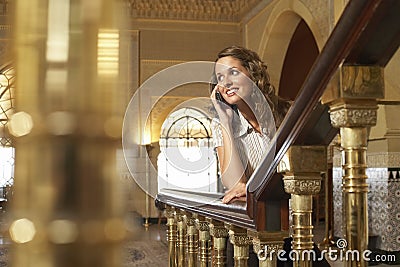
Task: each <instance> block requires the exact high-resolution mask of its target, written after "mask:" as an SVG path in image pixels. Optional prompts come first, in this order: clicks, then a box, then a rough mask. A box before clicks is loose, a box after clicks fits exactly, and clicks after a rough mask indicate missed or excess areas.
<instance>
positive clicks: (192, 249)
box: [184, 212, 199, 267]
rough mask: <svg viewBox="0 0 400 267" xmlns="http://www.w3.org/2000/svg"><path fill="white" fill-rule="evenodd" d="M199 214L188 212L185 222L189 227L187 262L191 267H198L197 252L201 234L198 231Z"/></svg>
mask: <svg viewBox="0 0 400 267" xmlns="http://www.w3.org/2000/svg"><path fill="white" fill-rule="evenodd" d="M196 219H197V214H195V213H188V212H186V214H185V216H184V220H185V222H186V227H187V262H188V266H189V267H196V265H197V251H198V249H199V248H198V245H199V234H198V231H197V229H196Z"/></svg>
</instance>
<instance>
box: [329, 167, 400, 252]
mask: <svg viewBox="0 0 400 267" xmlns="http://www.w3.org/2000/svg"><path fill="white" fill-rule="evenodd" d="M366 173H367V176H368V184H369V192H368V223H369V235H375V236H378V239H377V248H379V249H382V250H385V251H400V178H399V177H400V168H368V169H367V171H366ZM341 184H342V170H341V168H340V167H334V168H333V203H334V204H333V205H334V234H335V236H337V237H343V235H344V228H343V227H344V223H343V222H342V212H343V208H342V188H341Z"/></svg>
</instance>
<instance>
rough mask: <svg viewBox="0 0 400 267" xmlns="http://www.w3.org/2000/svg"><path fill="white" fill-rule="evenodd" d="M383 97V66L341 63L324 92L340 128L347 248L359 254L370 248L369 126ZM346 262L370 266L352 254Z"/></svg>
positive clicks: (371, 124) (372, 123) (374, 121)
mask: <svg viewBox="0 0 400 267" xmlns="http://www.w3.org/2000/svg"><path fill="white" fill-rule="evenodd" d="M383 97H384V75H383V68H382V67H379V66H349V65H343V66H342V67H340V69H339V71H338V72H337V74H336V75H335V76H334V77H333V79H332V81H331V82H330V83H329V86H328V88H327V90H326V92H325V93H324V96H323V98H322V101H323V103H326V104H329V106H330V118H331V123H332V125H333V126H334V127H337V128H340V136H341V149H342V168H343V184H342V185H343V192H344V196H343V203H344V212H343V216H344V220H345V223H346V230H345V239H346V241H347V247H346V249H348V250H352V251H358V253H360V255H361V254H362V253H363V252H364V251H365V250H366V249H367V248H368V201H367V194H368V183H367V175H366V168H367V160H366V158H367V156H366V153H367V141H368V128H369V127H371V126H374V125H376V120H377V109H378V105H377V99H379V98H383ZM347 266H367V262H366V261H365V260H364V258H363V257H360V258H359V260H357V259H353V258H352V257H350V259H348V261H347Z"/></svg>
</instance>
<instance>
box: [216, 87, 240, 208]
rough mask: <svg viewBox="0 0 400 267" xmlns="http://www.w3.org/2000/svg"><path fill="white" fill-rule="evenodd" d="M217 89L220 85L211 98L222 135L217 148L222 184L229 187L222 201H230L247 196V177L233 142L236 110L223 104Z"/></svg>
mask: <svg viewBox="0 0 400 267" xmlns="http://www.w3.org/2000/svg"><path fill="white" fill-rule="evenodd" d="M216 90H218V86H216V87H215V88H214V90H213V92H212V94H211V99H212V101H213V104H214V107H215V109H216V111H217V113H218V117H219V125H218V128H219V129H220V132H221V135H222V144H221V145H222V146H218V147H217V148H216V150H217V155H218V159H219V167H220V170H221V180H222V184H223V185H224V186H225V187H226V188H228V191H226V193H225V196H224V198H223V199H222V201H223V202H224V203H229V202H231V201H232V200H236V199H241V200H242V199H243V198H245V196H246V182H247V178H246V176H245V174H244V173H245V169H244V167H243V164H242V161H241V160H240V157H239V153H238V150H237V148H236V146H235V145H234V142H233V131H232V121H233V116H234V111H233V109H232V108H231V107H229V106H227V105H225V104H221V103H219V101H217V100H216V99H215V93H216Z"/></svg>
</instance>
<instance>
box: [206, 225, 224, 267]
mask: <svg viewBox="0 0 400 267" xmlns="http://www.w3.org/2000/svg"><path fill="white" fill-rule="evenodd" d="M209 223H210V234H211V236H212V237H213V253H212V266H216V267H220V266H221V267H222V266H225V264H226V238H227V236H228V229H226V227H225V224H224V223H223V222H220V221H216V220H212V219H209Z"/></svg>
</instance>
